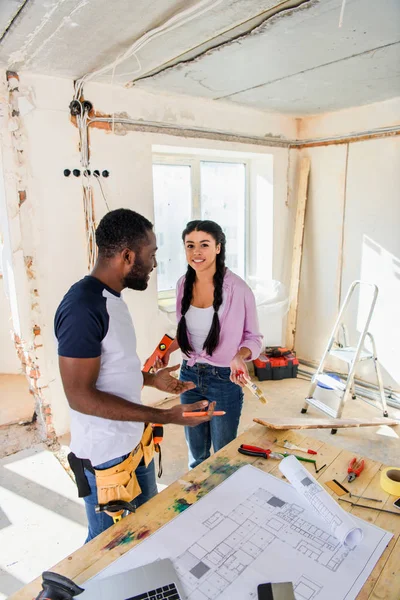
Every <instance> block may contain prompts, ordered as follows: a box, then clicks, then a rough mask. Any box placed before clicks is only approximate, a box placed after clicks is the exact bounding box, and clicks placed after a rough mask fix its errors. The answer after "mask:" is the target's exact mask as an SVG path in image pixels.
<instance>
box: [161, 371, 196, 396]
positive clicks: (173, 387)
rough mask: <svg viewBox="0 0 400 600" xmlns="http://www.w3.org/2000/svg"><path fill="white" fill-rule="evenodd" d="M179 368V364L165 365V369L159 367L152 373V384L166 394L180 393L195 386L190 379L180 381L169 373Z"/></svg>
mask: <svg viewBox="0 0 400 600" xmlns="http://www.w3.org/2000/svg"><path fill="white" fill-rule="evenodd" d="M177 369H179V365H175V366H174V367H167V368H166V369H160V370H159V371H157V373H154V375H153V377H154V379H153V386H154V387H155V388H156V389H157V390H160V392H167V393H168V394H175V395H178V394H182V393H183V392H186V391H187V390H192V389H193V388H195V387H196V386H195V384H194V383H193V382H192V381H180V380H179V379H175V377H172V376H171V375H170V373H171V372H172V371H176V370H177Z"/></svg>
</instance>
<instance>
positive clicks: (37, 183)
mask: <svg viewBox="0 0 400 600" xmlns="http://www.w3.org/2000/svg"><path fill="white" fill-rule="evenodd" d="M20 88H21V90H22V91H23V93H28V92H30V93H31V96H32V101H33V103H34V106H35V108H34V110H31V111H30V112H29V113H28V114H26V115H25V116H24V118H23V125H24V130H25V133H26V153H27V156H28V161H29V172H28V174H27V200H26V202H24V204H23V206H22V209H24V210H28V209H29V214H30V217H31V222H30V230H29V231H28V230H25V232H24V234H23V237H24V238H25V242H26V243H25V246H26V252H28V248H29V253H30V255H31V256H32V268H33V272H34V281H35V289H36V290H37V292H38V296H37V302H38V304H39V307H40V319H41V322H40V330H41V335H40V338H41V341H42V343H43V348H42V355H41V360H42V362H43V363H45V364H43V365H39V366H40V368H41V369H42V366H43V373H45V374H46V381H45V382H44V385H45V386H46V389H47V391H48V393H49V394H50V397H51V406H52V414H53V422H54V426H55V429H56V432H57V433H58V434H62V433H64V432H65V431H67V430H68V411H67V403H66V400H65V398H64V394H63V391H62V387H61V382H60V378H59V375H58V365H57V354H56V343H55V340H54V336H53V318H54V313H55V310H56V308H57V305H58V304H59V302H60V300H61V298H62V296H63V294H64V293H65V292H66V291H67V290H68V288H69V287H70V285H71V284H72V283H74V282H75V281H76V280H78V279H79V278H81V277H82V276H84V275H85V274H86V273H87V252H86V246H85V244H86V239H85V224H84V214H83V207H82V189H81V181H80V179H77V178H74V177H72V176H71V177H69V178H65V177H64V175H63V170H64V169H66V168H69V169H73V168H79V166H80V165H79V152H78V131H77V129H76V128H75V127H74V126H73V125H72V124H71V122H70V117H69V111H68V105H69V102H70V101H71V99H72V93H73V87H72V81H68V80H63V79H54V78H48V77H39V76H28V75H25V76H21V84H20ZM85 96H86V98H87V99H89V100H91V101H92V102H93V104H94V106H95V109H96V110H99V111H102V112H105V113H111V112H113V111H115V112H121V111H124V112H126V113H128V114H129V115H130V116H131V117H132V118H135V119H145V120H150V121H161V122H164V123H166V122H167V123H171V124H172V125H173V124H180V125H185V126H189V127H191V126H196V127H206V128H207V129H218V130H225V131H231V132H234V133H238V134H247V135H257V136H260V135H261V136H263V135H271V134H275V135H279V136H284V137H288V138H293V137H295V133H296V122H295V120H294V119H291V118H287V117H281V116H279V115H269V114H264V113H261V112H258V111H254V110H247V109H244V108H240V107H233V106H228V105H224V104H218V105H217V106H215V105H214V104H212V103H211V102H210V101H207V100H196V99H188V98H181V97H172V96H161V95H159V94H157V95H153V94H150V93H145V92H142V91H140V90H135V89H132V90H125V89H121V88H116V87H114V88H113V87H111V86H107V85H101V84H90V85H88V86H87V88H86V90H85ZM153 144H179V145H184V146H189V147H190V146H195V147H203V148H204V147H209V148H223V149H225V150H242V151H247V152H248V151H254V146H251V145H246V144H236V143H231V142H230V143H223V142H220V141H218V142H217V141H208V140H193V139H189V138H187V139H179V138H174V137H171V136H166V135H159V134H149V133H137V132H129V133H126V135H114V134H112V133H111V132H106V131H104V130H100V129H93V130H92V131H91V134H90V145H91V167H92V169H96V168H98V169H100V170H103V169H108V170H109V171H110V174H111V175H110V177H109V179H107V180H105V179H103V180H102V184H103V189H104V192H105V194H106V197H107V200H108V204H109V206H110V208H111V209H114V208H117V207H121V206H124V207H128V208H132V209H134V210H138V211H139V212H141V213H143V214H144V215H146V216H147V217H148V218H150V219H152V218H153V195H152V154H151V153H152V145H153ZM258 151H260V152H267V153H272V154H273V157H274V181H275V182H277V183H276V185H275V189H274V227H276V229H277V231H278V232H279V235H277V236H276V237H275V242H274V268H273V275H274V277H275V278H277V279H282V280H284V281H285V282H286V283H287V277H288V273H289V266H290V265H289V261H288V258H287V257H288V256H289V255H290V253H289V248H290V236H289V237H288V235H287V233H286V232H287V231H290V227H292V223H293V217H292V214H291V208H292V206H291V204H292V201H291V199H290V198H289V199H288V190H287V186H286V176H287V172H288V156H289V152H288V150H287V149H285V148H267V147H257V152H258ZM293 160H295V159H293ZM94 186H95V187H94V194H95V212H96V217H97V219H100V218H101V217H102V216H103V215H104V214H105V211H106V206H105V203H104V200H103V198H102V196H101V193H100V190H99V189H98V187H96V182H94ZM288 228H289V229H288ZM28 296H29V294H28ZM125 299H126V301H127V303H128V305H129V308H130V310H131V312H132V315H133V319H134V322H135V326H136V330H137V336H138V352H139V355H140V357H141V358H142V359H145V358H147V356H149V355H150V353H151V351H152V350H153V348H154V346H155V344H156V343H157V342H158V340H159V339H160V337H161V335H162V334H163V333H164V331H165V329H166V327H168V326H169V322H168V321H167V320H166V316H165V315H164V314H163V313H160V311H159V310H158V305H157V285H156V279H155V276H154V275H153V276H152V278H151V281H150V285H149V288H148V290H147V291H145V292H131V291H127V292H126V293H125ZM145 398H146V400H147V401H150V402H154V401H155V400H157V399H158V398H159V395H157V394H154V392H152V390H148V392H147V393H146V394H145Z"/></svg>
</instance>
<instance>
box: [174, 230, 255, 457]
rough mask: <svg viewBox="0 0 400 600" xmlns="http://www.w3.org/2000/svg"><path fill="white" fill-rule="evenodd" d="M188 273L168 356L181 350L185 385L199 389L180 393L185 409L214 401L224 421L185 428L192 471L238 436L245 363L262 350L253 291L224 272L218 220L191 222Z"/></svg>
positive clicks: (186, 243) (187, 234) (187, 242)
mask: <svg viewBox="0 0 400 600" xmlns="http://www.w3.org/2000/svg"><path fill="white" fill-rule="evenodd" d="M182 240H183V242H184V246H185V251H186V260H187V263H188V268H187V271H186V275H184V276H183V277H181V278H180V280H179V281H178V285H177V298H176V313H177V320H178V329H177V336H176V339H175V340H174V342H173V344H172V345H171V346H170V348H169V352H168V354H167V355H166V356H165V357H164V360H163V364H164V365H166V364H168V361H169V355H170V354H171V352H173V351H174V350H176V349H177V348H178V347H179V348H180V349H181V351H182V354H183V362H182V367H181V372H180V379H181V380H182V381H192V382H193V383H194V384H195V385H196V388H195V389H192V390H189V391H187V392H184V393H183V394H181V402H182V403H183V404H193V403H194V402H197V401H198V400H203V399H204V398H206V399H207V400H209V401H210V402H211V401H216V403H217V404H216V410H223V411H226V414H225V415H224V416H221V417H215V418H213V419H212V420H211V421H209V422H207V423H204V424H201V425H198V426H197V427H193V428H190V427H185V435H186V440H187V444H188V447H189V467H190V468H193V467H196V466H197V465H198V464H200V463H201V462H202V461H203V460H205V459H206V458H208V457H209V456H210V447H211V443H212V445H213V448H214V451H215V452H216V451H218V450H219V449H220V448H222V447H223V446H225V445H226V444H228V443H229V442H231V441H232V440H233V439H235V437H236V436H237V430H238V425H239V419H240V414H241V411H242V405H243V390H242V387H243V385H244V383H245V379H246V378H248V377H249V374H248V371H247V367H246V363H245V361H246V360H247V361H249V360H254V359H255V358H257V357H258V355H259V353H260V351H261V344H262V336H261V335H260V333H259V330H258V320H257V312H256V304H255V299H254V295H253V292H252V291H251V289H250V288H249V287H248V285H247V284H246V283H245V282H244V281H243V280H242V279H241V278H240V277H238V276H237V275H235V274H234V273H232V272H231V271H230V270H229V269H227V268H226V267H225V245H226V239H225V234H224V232H223V231H222V229H221V227H220V226H219V225H218V224H217V223H214V221H191V222H190V223H188V224H187V226H186V229H185V230H184V231H183V233H182Z"/></svg>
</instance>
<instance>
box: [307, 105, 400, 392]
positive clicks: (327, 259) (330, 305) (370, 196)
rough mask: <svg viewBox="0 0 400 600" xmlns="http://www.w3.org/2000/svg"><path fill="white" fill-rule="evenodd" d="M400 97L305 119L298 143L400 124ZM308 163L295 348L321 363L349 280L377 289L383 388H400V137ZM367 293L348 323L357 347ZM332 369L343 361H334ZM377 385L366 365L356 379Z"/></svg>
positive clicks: (327, 153) (339, 148)
mask: <svg viewBox="0 0 400 600" xmlns="http://www.w3.org/2000/svg"><path fill="white" fill-rule="evenodd" d="M399 114H400V99H395V100H391V101H388V102H382V103H379V104H375V105H370V106H364V107H360V108H358V109H352V110H346V111H340V112H338V113H332V114H330V115H325V116H322V117H316V118H313V119H307V120H305V121H303V125H302V128H301V130H300V137H301V138H314V137H327V136H338V135H341V134H348V133H351V132H359V131H366V130H371V129H374V128H376V127H389V126H393V125H396V124H398V115H399ZM301 152H302V154H306V155H308V156H309V157H310V158H311V176H310V189H309V199H308V206H307V214H306V224H305V242H304V255H303V257H304V262H303V269H302V277H301V286H300V301H299V313H298V329H297V336H296V349H297V352H298V354H299V356H300V357H302V358H304V359H307V360H310V361H314V362H318V361H319V359H320V358H321V355H322V352H323V350H324V347H325V345H326V343H327V341H328V338H329V334H330V332H331V329H332V326H333V324H334V321H335V319H336V316H337V313H338V309H339V306H340V305H341V302H342V301H343V300H344V297H345V294H346V292H347V290H348V288H349V286H350V284H351V282H352V281H354V280H357V279H361V280H363V281H369V282H372V283H376V284H377V285H378V287H379V297H378V302H377V306H376V309H375V313H374V319H373V321H372V323H371V327H370V331H371V332H372V333H373V334H374V336H375V341H376V343H377V350H378V357H379V359H380V362H381V365H382V369H383V374H384V384H385V385H386V386H388V387H392V388H393V389H395V390H399V389H400V371H399V368H398V360H397V357H398V346H397V345H398V339H399V336H400V320H399V311H398V299H399V297H400V238H399V235H398V228H399V223H400V203H399V190H400V171H399V161H400V137H399V136H396V137H388V138H383V139H375V140H374V139H372V140H369V141H364V142H354V143H350V144H342V145H330V146H326V147H317V148H310V149H304V150H302V151H301ZM367 301H368V294H366V293H363V294H362V295H361V296H360V297H359V296H358V295H357V297H356V298H355V302H354V304H353V305H352V306H351V307H350V312H349V313H348V317H347V319H346V325H347V326H348V329H349V333H350V337H351V339H352V340H353V342H354V341H355V340H356V339H357V335H358V332H359V331H360V328H361V326H362V323H363V319H364V317H365V310H366V308H365V307H366V304H367ZM331 366H332V368H334V367H336V368H338V367H339V366H342V368H343V363H331ZM358 374H359V375H361V376H362V377H363V378H364V379H366V380H368V381H373V382H374V383H375V381H374V377H373V376H371V375H372V371H371V370H370V368H367V367H366V366H365V365H363V368H362V370H360V371H359V373H358Z"/></svg>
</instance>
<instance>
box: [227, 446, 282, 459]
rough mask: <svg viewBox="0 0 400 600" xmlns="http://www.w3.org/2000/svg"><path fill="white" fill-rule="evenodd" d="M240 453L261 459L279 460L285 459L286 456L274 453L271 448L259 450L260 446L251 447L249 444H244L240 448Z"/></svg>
mask: <svg viewBox="0 0 400 600" xmlns="http://www.w3.org/2000/svg"><path fill="white" fill-rule="evenodd" d="M238 452H240V454H245V455H246V456H258V457H260V458H276V459H277V460H282V458H285V455H284V454H280V453H279V452H272V450H270V449H269V448H259V447H258V446H249V445H247V444H242V445H241V446H240V448H238Z"/></svg>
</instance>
